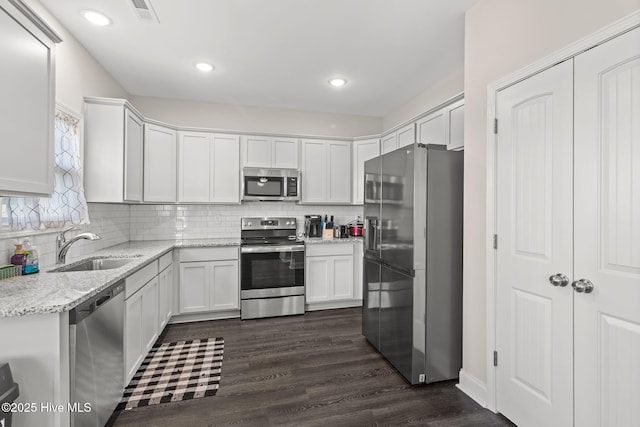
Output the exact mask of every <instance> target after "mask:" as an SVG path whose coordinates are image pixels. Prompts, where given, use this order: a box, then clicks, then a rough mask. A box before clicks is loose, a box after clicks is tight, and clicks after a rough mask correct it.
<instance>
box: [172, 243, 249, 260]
mask: <svg viewBox="0 0 640 427" xmlns="http://www.w3.org/2000/svg"><path fill="white" fill-rule="evenodd" d="M179 257H180V260H179V261H180V262H192V261H193V262H197V261H222V260H227V259H236V260H237V259H238V247H237V246H229V247H220V248H188V249H180V254H179Z"/></svg>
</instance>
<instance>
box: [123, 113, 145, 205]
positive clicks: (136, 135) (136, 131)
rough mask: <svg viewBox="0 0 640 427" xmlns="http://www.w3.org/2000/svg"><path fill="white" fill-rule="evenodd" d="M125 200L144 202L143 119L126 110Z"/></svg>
mask: <svg viewBox="0 0 640 427" xmlns="http://www.w3.org/2000/svg"><path fill="white" fill-rule="evenodd" d="M124 117H125V119H124V122H125V130H124V200H126V201H129V202H141V201H142V148H143V147H142V136H143V133H142V132H143V130H142V119H140V118H139V117H138V116H136V115H135V114H133V113H132V112H131V110H129V109H128V108H125V110H124Z"/></svg>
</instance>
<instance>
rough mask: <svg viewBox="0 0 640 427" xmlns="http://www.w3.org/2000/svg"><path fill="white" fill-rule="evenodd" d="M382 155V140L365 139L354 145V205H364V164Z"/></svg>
mask: <svg viewBox="0 0 640 427" xmlns="http://www.w3.org/2000/svg"><path fill="white" fill-rule="evenodd" d="M379 154H380V140H379V139H378V138H375V139H365V140H362V141H355V142H354V143H353V168H352V171H353V176H352V178H351V179H352V181H353V193H352V194H353V204H358V205H361V204H363V203H364V162H366V161H367V160H370V159H373V158H374V157H376V156H378V155H379Z"/></svg>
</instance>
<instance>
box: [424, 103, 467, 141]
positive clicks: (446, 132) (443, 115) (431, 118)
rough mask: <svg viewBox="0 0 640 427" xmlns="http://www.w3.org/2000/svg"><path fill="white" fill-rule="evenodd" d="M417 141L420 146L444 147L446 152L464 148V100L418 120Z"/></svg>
mask: <svg viewBox="0 0 640 427" xmlns="http://www.w3.org/2000/svg"><path fill="white" fill-rule="evenodd" d="M416 125H417V134H418V135H417V140H418V142H420V143H422V144H440V145H446V146H447V149H448V150H459V149H462V148H463V147H464V100H460V101H456V102H454V103H452V104H450V105H448V106H446V107H444V108H442V109H441V110H438V111H436V112H434V113H432V114H429V115H428V116H426V117H424V118H422V119H420V120H418V121H417V123H416Z"/></svg>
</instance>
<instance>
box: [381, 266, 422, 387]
mask: <svg viewBox="0 0 640 427" xmlns="http://www.w3.org/2000/svg"><path fill="white" fill-rule="evenodd" d="M380 277H381V281H380V352H381V353H382V354H383V355H384V357H386V358H387V360H388V361H389V362H390V363H391V364H392V365H393V366H394V367H395V368H396V369H397V370H398V371H399V372H400V373H401V374H402V375H403V376H404V377H405V378H406V379H407V380H409V381H410V382H411V383H412V384H417V383H418V382H419V379H420V378H419V376H420V374H423V373H424V351H423V348H424V345H423V344H422V349H420V348H416V347H417V345H416V344H418V343H424V335H423V336H422V337H420V336H419V333H418V331H417V330H414V278H413V277H411V276H408V275H405V274H401V273H399V272H397V271H395V270H392V269H390V268H387V267H386V266H384V265H382V266H381V275H380ZM415 302H416V303H419V301H415ZM423 306H424V305H423ZM422 312H423V313H424V310H422ZM414 338H415V339H416V340H417V342H415V343H414ZM421 350H422V351H421ZM414 377H415V378H414Z"/></svg>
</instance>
